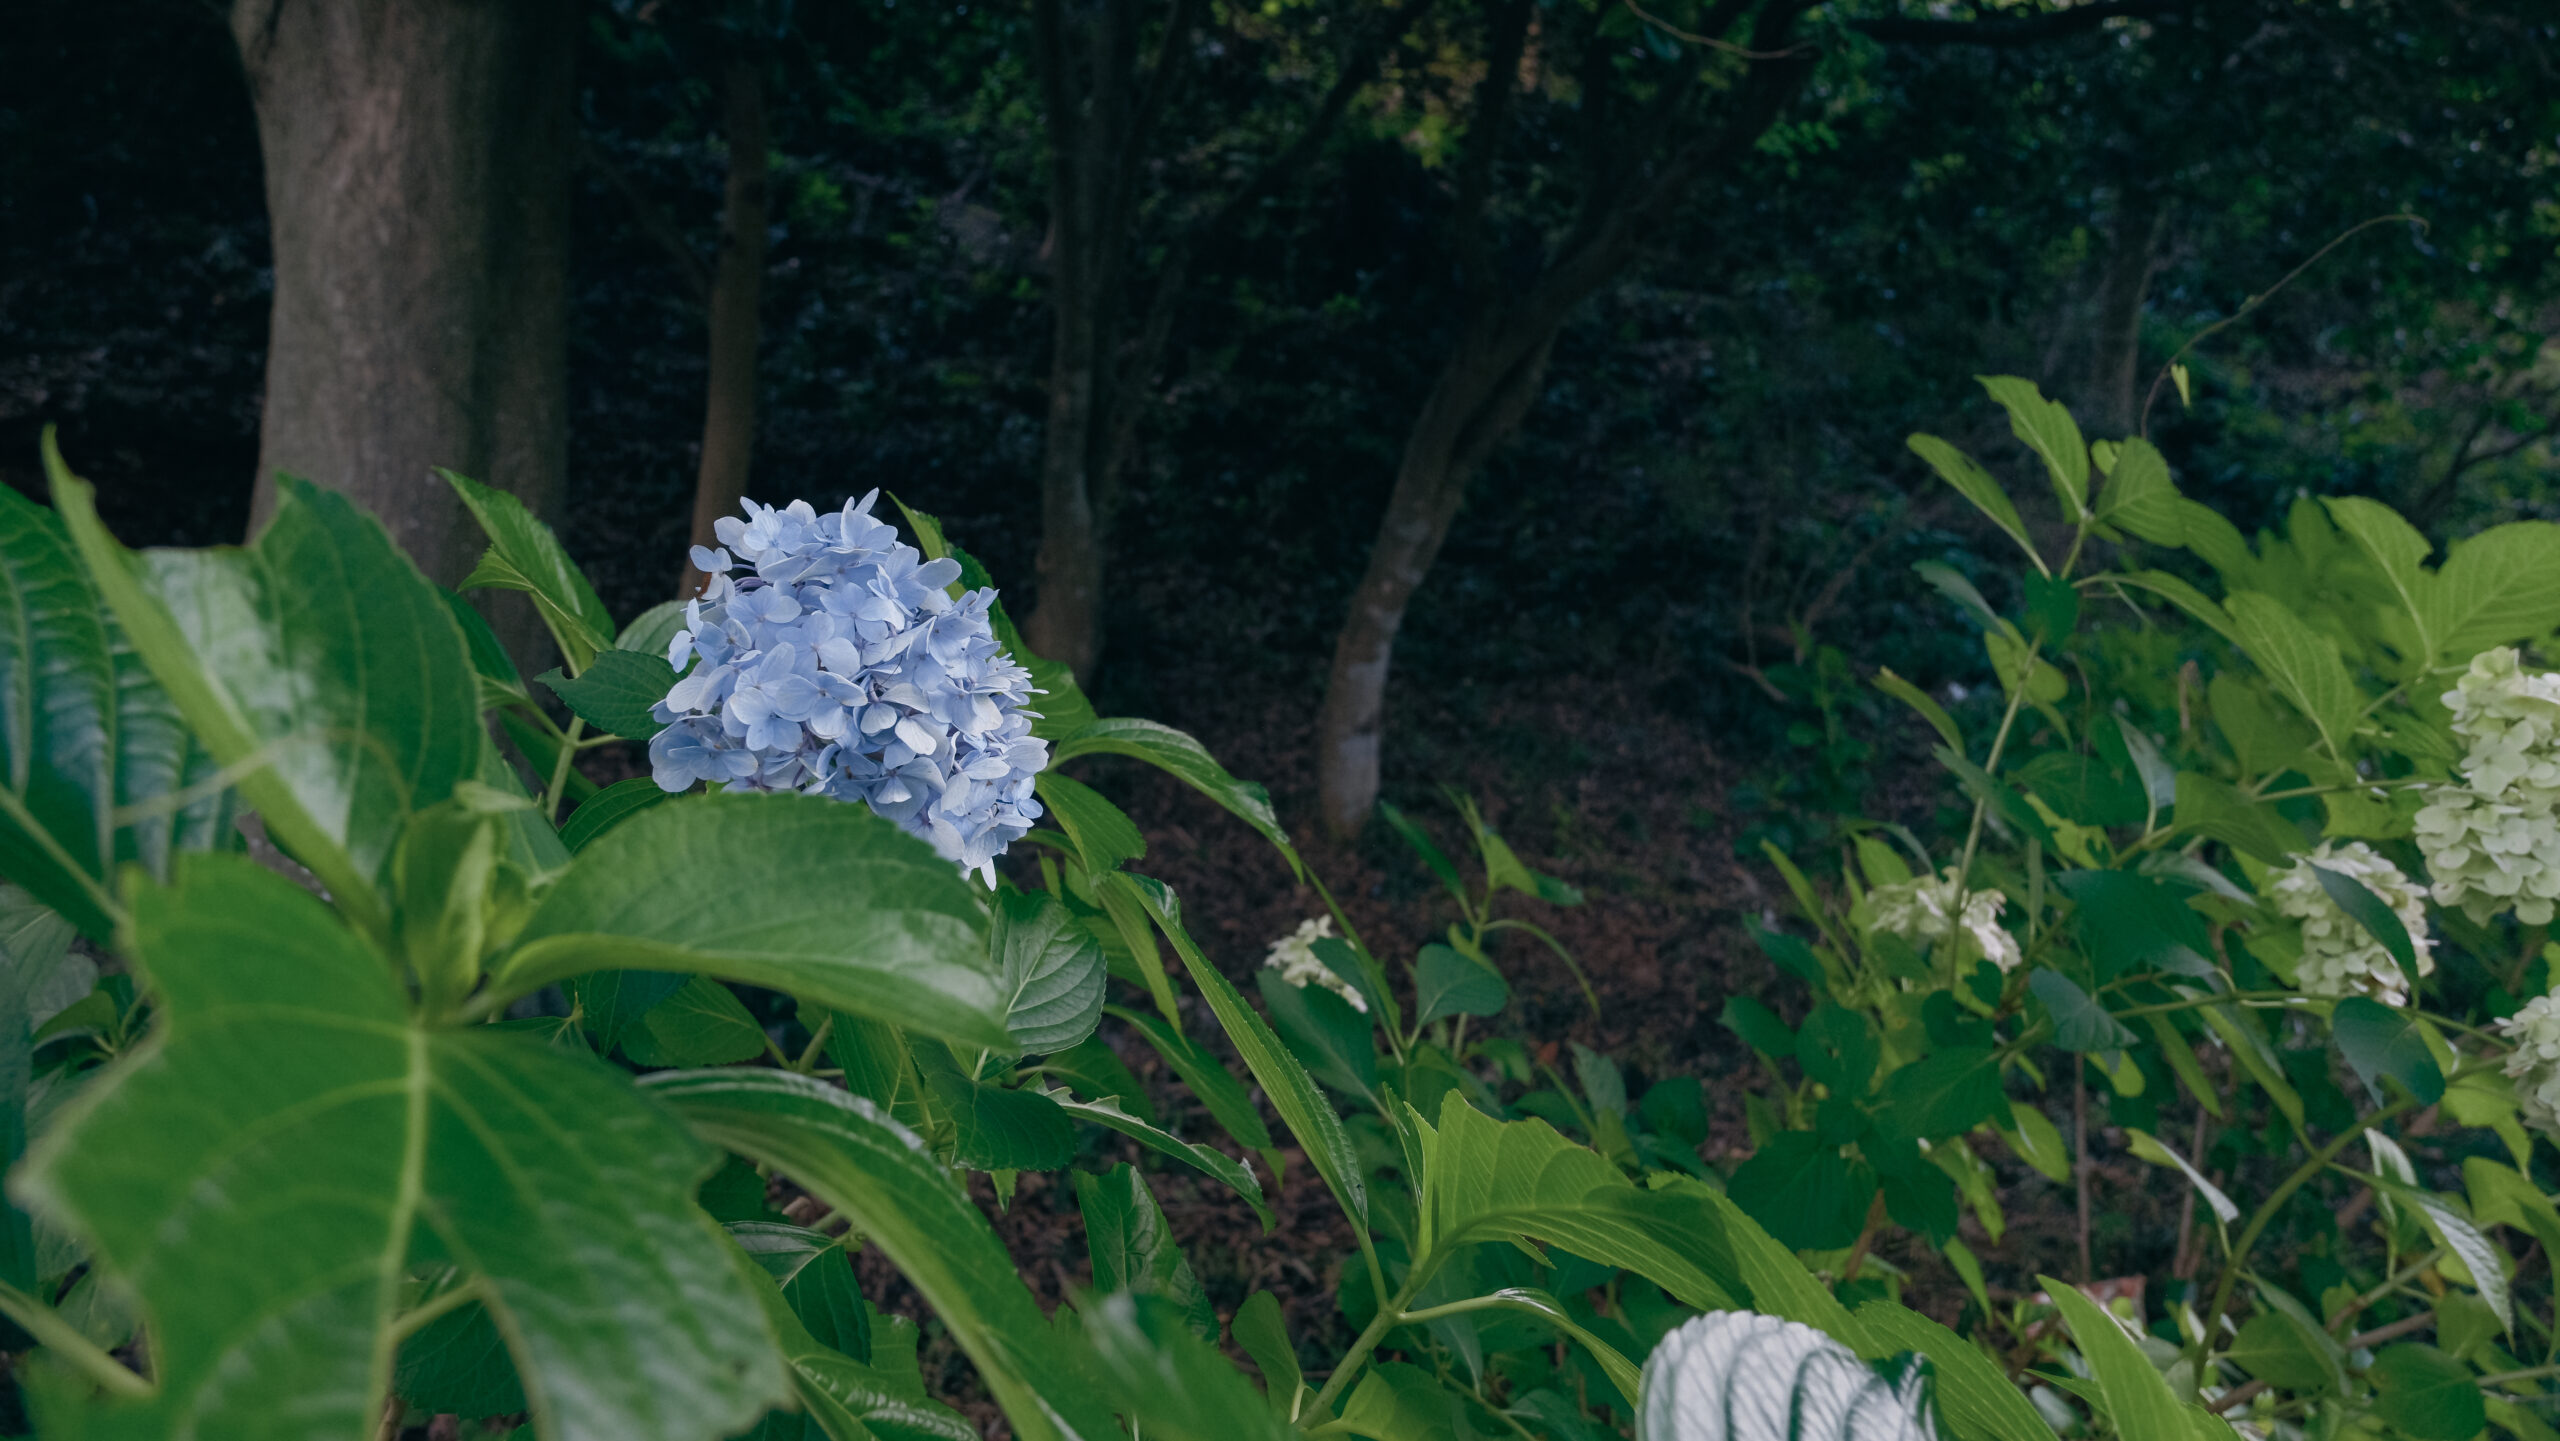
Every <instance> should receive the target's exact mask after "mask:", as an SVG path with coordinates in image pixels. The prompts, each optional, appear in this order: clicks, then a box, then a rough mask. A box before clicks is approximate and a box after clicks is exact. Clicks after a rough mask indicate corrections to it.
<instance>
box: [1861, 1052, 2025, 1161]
mask: <svg viewBox="0 0 2560 1441" xmlns="http://www.w3.org/2000/svg"><path fill="white" fill-rule="evenodd" d="M1884 1099H1885V1104H1886V1105H1887V1106H1889V1107H1891V1108H1892V1110H1893V1113H1894V1116H1895V1118H1896V1119H1897V1120H1898V1121H1899V1122H1900V1124H1901V1129H1902V1130H1903V1132H1904V1133H1905V1134H1908V1135H1912V1136H1917V1137H1919V1138H1920V1139H1921V1140H1924V1141H1938V1140H1942V1139H1944V1138H1946V1137H1948V1136H1954V1135H1959V1134H1961V1133H1963V1132H1966V1131H1970V1130H1972V1129H1973V1128H1974V1127H1975V1126H1976V1125H1977V1124H1979V1123H1981V1122H1983V1121H1988V1120H1990V1119H1991V1118H1992V1117H1993V1116H1996V1115H1998V1114H2000V1113H2001V1112H2002V1111H2003V1110H2005V1109H2007V1105H2008V1098H2007V1097H2005V1096H2003V1095H2002V1094H2001V1093H2000V1066H1999V1063H1998V1062H1997V1061H1995V1060H1994V1059H1993V1058H1992V1054H1991V1048H1990V1047H1988V1046H1950V1047H1948V1048H1947V1049H1946V1050H1943V1051H1939V1052H1937V1053H1935V1054H1933V1055H1929V1056H1924V1057H1922V1058H1921V1059H1920V1060H1917V1061H1914V1062H1912V1063H1911V1064H1910V1065H1907V1066H1904V1067H1902V1068H1901V1069H1899V1070H1897V1071H1895V1072H1894V1073H1893V1075H1892V1076H1891V1077H1890V1078H1889V1079H1887V1080H1886V1082H1885V1087H1884Z"/></svg>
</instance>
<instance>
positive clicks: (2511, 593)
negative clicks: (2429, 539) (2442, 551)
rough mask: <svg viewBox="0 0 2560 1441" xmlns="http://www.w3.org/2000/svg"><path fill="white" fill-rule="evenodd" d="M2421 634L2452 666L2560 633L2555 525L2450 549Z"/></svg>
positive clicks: (2531, 526)
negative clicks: (2507, 645)
mask: <svg viewBox="0 0 2560 1441" xmlns="http://www.w3.org/2000/svg"><path fill="white" fill-rule="evenodd" d="M2430 600H2431V604H2430V605H2429V608H2428V612H2427V618H2426V620H2425V622H2424V623H2423V624H2422V625H2421V627H2420V629H2421V630H2422V631H2423V632H2424V633H2425V634H2427V635H2429V636H2432V637H2434V640H2435V644H2436V646H2437V652H2436V657H2430V659H2435V658H2438V657H2441V658H2448V659H2454V660H2459V659H2462V658H2464V657H2468V656H2470V655H2472V654H2474V653H2476V652H2479V651H2482V650H2486V649H2487V648H2489V647H2490V646H2493V645H2500V644H2504V643H2506V642H2508V641H2519V640H2530V639H2533V638H2534V637H2537V636H2540V635H2544V634H2546V633H2548V632H2549V631H2550V630H2551V629H2552V627H2554V626H2560V525H2554V524H2552V523H2551V522H2549V521H2547V520H2519V521H2511V522H2509V523H2508V524H2506V525H2493V526H2491V527H2489V528H2488V529H2487V530H2484V531H2482V532H2480V533H2479V534H2478V535H2475V536H2472V537H2471V538H2470V539H2468V540H2461V541H2456V542H2455V543H2454V545H2453V547H2452V549H2451V550H2450V551H2448V552H2447V553H2446V555H2445V561H2444V565H2443V567H2442V568H2441V569H2440V570H2438V571H2437V572H2436V584H2435V588H2434V594H2433V595H2432V596H2431V597H2430Z"/></svg>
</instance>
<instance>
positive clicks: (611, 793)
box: [560, 776, 675, 853]
mask: <svg viewBox="0 0 2560 1441" xmlns="http://www.w3.org/2000/svg"><path fill="white" fill-rule="evenodd" d="M673 799H675V797H674V796H673V795H671V794H669V793H668V792H667V791H666V790H665V789H664V788H662V787H661V786H660V785H659V784H658V783H657V782H656V781H653V780H651V779H649V778H648V777H647V776H633V777H632V778H631V779H629V780H627V781H615V782H614V783H613V784H612V785H609V786H606V787H605V788H604V789H603V790H601V791H598V792H596V797H595V799H594V800H591V801H581V802H579V803H578V808H577V809H576V810H574V811H571V812H570V813H569V819H568V820H566V821H564V822H562V823H561V826H560V842H561V844H563V845H565V846H567V847H568V848H569V850H570V851H571V852H572V853H575V852H577V851H582V850H585V849H586V848H587V845H588V843H589V842H591V841H593V840H594V839H595V838H596V837H598V836H600V835H603V834H604V833H605V832H606V831H609V830H611V829H613V828H614V827H615V826H618V825H620V824H622V823H623V822H624V821H626V820H629V819H630V818H631V817H632V816H634V815H636V814H638V813H639V812H641V811H644V810H647V809H648V808H649V807H651V806H654V805H656V804H658V803H659V802H660V801H669V800H673Z"/></svg>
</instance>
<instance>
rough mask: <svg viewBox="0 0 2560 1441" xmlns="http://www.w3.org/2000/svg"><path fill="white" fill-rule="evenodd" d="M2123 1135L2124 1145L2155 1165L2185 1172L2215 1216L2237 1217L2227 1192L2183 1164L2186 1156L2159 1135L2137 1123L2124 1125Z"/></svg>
mask: <svg viewBox="0 0 2560 1441" xmlns="http://www.w3.org/2000/svg"><path fill="white" fill-rule="evenodd" d="M2125 1137H2126V1142H2127V1144H2126V1149H2128V1150H2130V1151H2132V1152H2133V1153H2134V1154H2135V1155H2137V1156H2140V1157H2141V1158H2142V1159H2144V1160H2146V1161H2149V1162H2150V1163H2151V1164H2153V1165H2155V1166H2167V1167H2168V1168H2170V1169H2171V1170H2173V1171H2176V1172H2178V1173H2179V1174H2180V1175H2183V1176H2185V1177H2186V1178H2187V1182H2188V1184H2189V1185H2192V1186H2194V1187H2195V1188H2196V1194H2197V1195H2199V1196H2202V1197H2203V1198H2204V1203H2205V1205H2206V1206H2207V1207H2209V1208H2211V1209H2212V1211H2213V1215H2214V1219H2215V1220H2218V1221H2220V1222H2221V1223H2222V1224H2223V1225H2226V1226H2228V1225H2230V1224H2231V1223H2232V1222H2234V1221H2237V1220H2239V1219H2240V1208H2239V1207H2238V1206H2235V1205H2233V1204H2232V1203H2231V1198H2230V1197H2229V1196H2226V1195H2224V1194H2222V1188H2221V1187H2220V1186H2217V1185H2215V1184H2213V1183H2212V1182H2211V1181H2208V1180H2206V1179H2205V1178H2204V1173H2203V1172H2202V1171H2199V1170H2197V1169H2196V1168H2195V1167H2193V1166H2191V1165H2189V1164H2187V1158H2186V1157H2184V1156H2181V1155H2179V1154H2178V1153H2177V1152H2175V1151H2172V1150H2170V1149H2169V1148H2168V1147H2167V1146H2166V1145H2164V1144H2162V1143H2161V1141H2160V1138H2159V1137H2157V1136H2154V1135H2152V1134H2151V1133H2150V1132H2149V1131H2145V1130H2143V1129H2141V1128H2140V1127H2137V1126H2128V1127H2126V1128H2125Z"/></svg>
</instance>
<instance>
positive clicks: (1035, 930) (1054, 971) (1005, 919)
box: [994, 890, 1106, 1055]
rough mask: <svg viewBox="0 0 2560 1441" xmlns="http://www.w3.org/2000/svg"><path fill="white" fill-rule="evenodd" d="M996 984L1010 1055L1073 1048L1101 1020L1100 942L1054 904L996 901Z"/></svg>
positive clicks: (1042, 899)
mask: <svg viewBox="0 0 2560 1441" xmlns="http://www.w3.org/2000/svg"><path fill="white" fill-rule="evenodd" d="M994 943H995V959H996V986H997V990H998V994H999V995H1001V996H1002V997H1003V999H1004V1004H1005V1029H1006V1030H1008V1031H1010V1032H1012V1033H1013V1044H1014V1047H1015V1048H1016V1049H1017V1050H1020V1051H1022V1052H1024V1053H1026V1054H1030V1055H1046V1054H1048V1053H1050V1052H1052V1051H1063V1050H1066V1049H1068V1048H1069V1047H1071V1046H1075V1045H1078V1044H1080V1043H1081V1042H1082V1041H1083V1040H1084V1039H1085V1038H1086V1037H1087V1036H1090V1035H1092V1034H1093V1028H1094V1027H1095V1026H1096V1025H1097V1024H1099V1023H1100V1022H1101V1020H1102V991H1103V982H1104V980H1105V979H1106V977H1105V976H1104V974H1103V965H1102V943H1101V942H1099V941H1097V940H1095V939H1094V938H1093V933H1092V932H1090V931H1088V930H1086V929H1085V928H1084V927H1082V926H1080V925H1078V924H1076V918H1075V917H1074V916H1072V915H1070V914H1068V912H1067V908H1066V907H1065V906H1063V905H1061V904H1059V903H1058V898H1057V897H1055V896H1052V895H1047V894H1045V893H1041V892H1037V891H1030V892H1026V891H1013V890H1008V891H1005V892H1003V893H1002V894H1000V895H999V896H997V897H996V914H995V938H994Z"/></svg>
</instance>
